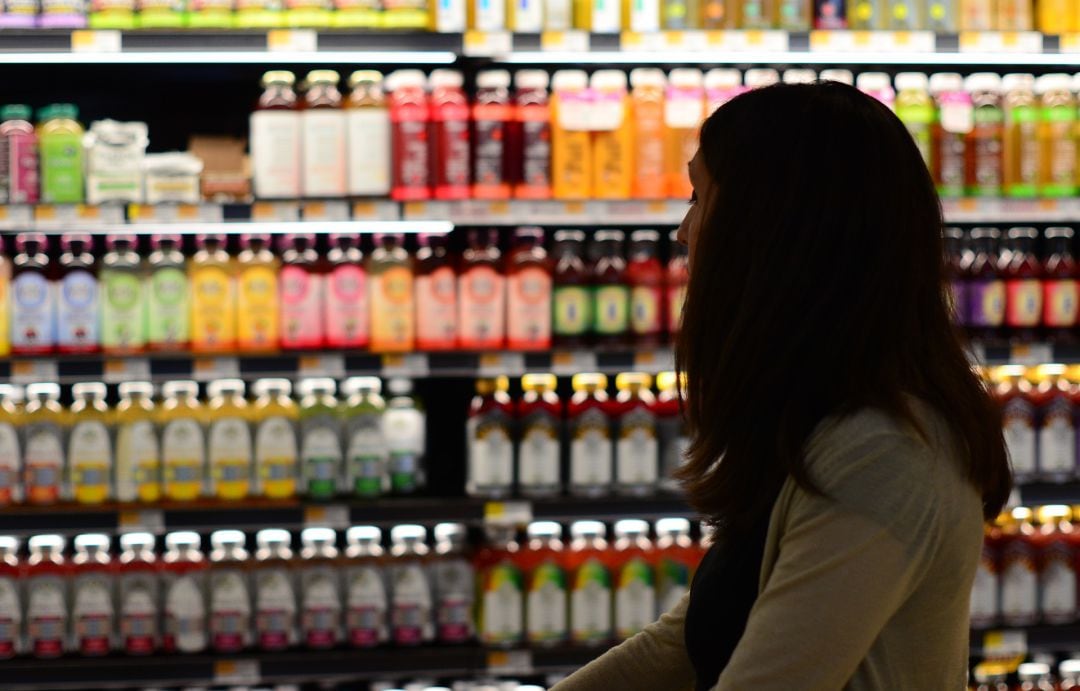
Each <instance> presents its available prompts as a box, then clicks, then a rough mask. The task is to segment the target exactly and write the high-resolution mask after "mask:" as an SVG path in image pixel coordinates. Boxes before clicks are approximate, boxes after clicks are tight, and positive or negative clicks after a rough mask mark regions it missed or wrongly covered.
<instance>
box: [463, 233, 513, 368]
mask: <svg viewBox="0 0 1080 691" xmlns="http://www.w3.org/2000/svg"><path fill="white" fill-rule="evenodd" d="M498 242H499V234H498V232H497V231H495V230H494V229H492V230H488V231H481V230H476V229H473V230H470V231H469V233H468V246H467V247H466V248H465V251H464V252H462V255H461V272H460V273H459V274H458V344H459V345H460V347H461V348H463V349H465V350H477V351H483V350H498V349H501V348H502V347H503V346H504V345H505V342H506V277H505V276H504V275H503V274H502V272H501V271H500V269H501V268H502V267H501V266H500V265H501V263H502V261H501V259H502V253H501V252H500V251H499V245H498Z"/></svg>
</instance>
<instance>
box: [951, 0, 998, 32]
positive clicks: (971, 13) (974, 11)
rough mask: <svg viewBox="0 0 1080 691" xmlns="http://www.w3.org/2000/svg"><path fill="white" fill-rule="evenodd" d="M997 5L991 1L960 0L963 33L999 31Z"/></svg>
mask: <svg viewBox="0 0 1080 691" xmlns="http://www.w3.org/2000/svg"><path fill="white" fill-rule="evenodd" d="M997 28H998V27H997V11H996V4H995V3H994V2H992V1H991V0H960V30H961V31H994V30H995V29H997Z"/></svg>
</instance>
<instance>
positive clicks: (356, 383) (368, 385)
mask: <svg viewBox="0 0 1080 691" xmlns="http://www.w3.org/2000/svg"><path fill="white" fill-rule="evenodd" d="M362 391H363V392H371V393H379V392H380V391H382V381H381V380H380V379H379V378H378V377H349V378H348V379H346V380H345V381H344V382H343V383H342V384H341V392H342V393H343V394H345V395H346V396H352V395H353V394H355V393H360V392H362Z"/></svg>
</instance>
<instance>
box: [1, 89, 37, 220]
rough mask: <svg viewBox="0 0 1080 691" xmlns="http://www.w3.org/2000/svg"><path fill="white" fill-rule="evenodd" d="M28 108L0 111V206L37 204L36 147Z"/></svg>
mask: <svg viewBox="0 0 1080 691" xmlns="http://www.w3.org/2000/svg"><path fill="white" fill-rule="evenodd" d="M30 115H31V112H30V106H26V105H9V106H4V107H3V108H0V204H36V203H37V201H38V147H37V135H36V134H35V133H34V126H33V125H32V124H31V123H30Z"/></svg>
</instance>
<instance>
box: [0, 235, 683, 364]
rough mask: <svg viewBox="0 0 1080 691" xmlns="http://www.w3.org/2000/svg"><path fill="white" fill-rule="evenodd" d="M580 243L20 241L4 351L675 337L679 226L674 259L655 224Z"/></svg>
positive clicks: (518, 343) (573, 239) (402, 346)
mask: <svg viewBox="0 0 1080 691" xmlns="http://www.w3.org/2000/svg"><path fill="white" fill-rule="evenodd" d="M585 238H586V235H585V233H584V232H582V231H579V230H560V231H556V232H555V233H554V242H553V244H552V251H551V254H550V255H549V254H548V251H547V250H546V249H545V242H544V240H545V233H544V231H543V230H541V229H539V228H520V229H518V230H517V231H515V233H514V239H513V242H512V245H511V247H510V249H509V251H508V252H506V254H505V255H504V254H503V252H502V250H501V249H500V240H499V234H498V232H497V231H494V230H489V231H481V230H471V231H469V232H468V234H467V236H466V242H465V245H464V247H462V248H461V249H460V250H458V249H457V245H456V244H451V242H450V240H448V239H447V238H446V237H442V236H437V235H425V234H421V235H419V236H418V237H417V246H418V247H417V249H416V251H415V253H410V252H409V251H407V250H406V249H405V239H404V236H401V235H394V234H386V235H378V236H375V238H374V247H373V248H372V249H371V250H370V251H369V252H367V253H366V254H365V253H364V252H363V251H362V250H361V242H360V238H359V237H357V236H356V235H344V234H342V235H333V236H330V237H329V238H328V241H329V242H328V247H327V248H326V249H325V250H324V251H323V252H320V251H318V249H317V248H318V247H319V245H318V244H317V243H316V239H315V236H313V235H309V234H294V235H286V236H281V237H279V238H278V239H277V242H276V243H274V242H272V241H271V238H270V236H268V235H264V234H248V235H245V236H243V237H242V238H241V239H240V243H239V253H238V254H236V255H233V254H230V253H229V251H228V249H227V248H228V244H227V241H226V238H225V236H219V235H202V236H199V238H198V239H197V243H196V246H197V248H196V251H195V252H194V254H193V255H191V256H186V255H185V254H184V253H183V252H182V251H181V249H180V248H181V242H180V239H179V237H178V236H172V235H158V236H153V237H151V238H150V242H149V246H150V252H149V254H148V255H144V256H140V254H139V252H138V251H137V249H138V242H137V239H136V238H135V236H132V235H112V236H108V237H107V238H106V241H105V248H103V249H106V251H105V252H104V253H103V254H102V253H98V254H96V255H95V254H94V253H93V252H94V246H93V243H92V241H91V239H90V237H89V236H86V235H82V234H77V233H72V234H67V235H64V236H62V237H61V241H60V250H61V251H60V253H59V254H58V255H57V254H50V252H49V243H48V238H47V237H46V236H44V235H42V234H39V233H22V234H19V235H18V236H17V237H16V238H15V244H14V250H15V255H14V257H13V258H12V260H11V262H10V267H9V265H8V262H7V261H3V259H2V257H0V354H7V353H8V352H10V353H11V354H14V355H44V354H50V353H54V352H58V353H93V352H99V351H100V352H104V353H106V354H117V355H125V354H132V353H137V352H142V351H146V350H149V351H162V350H173V351H187V350H189V351H190V352H193V353H233V352H249V353H250V352H273V351H277V350H279V349H280V350H305V351H311V350H319V349H323V348H331V349H350V350H364V349H370V350H371V351H374V352H391V351H394V352H401V351H410V350H413V349H418V350H424V351H446V350H468V351H495V350H500V349H503V348H509V349H512V350H527V351H544V350H548V349H550V348H551V347H553V346H555V347H576V346H581V345H585V344H597V345H609V346H620V345H623V346H625V345H631V344H633V345H640V346H645V347H648V346H656V345H659V344H661V343H662V342H664V341H665V340H666V339H667V338H668V337H669V336H670V335H671V334H674V333H675V331H676V330H677V327H678V319H679V317H680V316H681V311H682V301H683V297H684V294H685V286H686V277H687V256H686V248H685V247H683V246H682V245H680V244H679V243H678V242H677V241H676V239H675V235H674V232H672V233H670V235H669V238H668V240H667V243H665V244H666V245H667V247H666V254H667V256H668V259H667V262H666V265H665V264H664V263H662V262H661V255H660V250H661V242H660V234H659V233H658V232H657V231H655V230H637V231H634V232H632V233H631V234H630V242H629V243H628V244H627V243H626V234H625V233H623V232H622V231H618V230H605V231H597V232H596V233H595V234H594V235H593V237H592V241H591V242H589V243H588V244H586V242H585ZM452 247H453V248H454V249H451V248H452ZM275 248H276V249H277V254H275V252H274V249H275ZM9 268H10V270H9ZM9 281H10V288H8V287H7V284H8V283H9ZM5 322H7V325H9V326H8V328H4V327H5ZM8 334H10V339H9V338H5V336H7V335H8Z"/></svg>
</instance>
